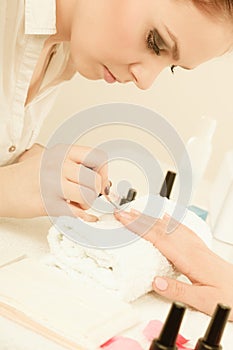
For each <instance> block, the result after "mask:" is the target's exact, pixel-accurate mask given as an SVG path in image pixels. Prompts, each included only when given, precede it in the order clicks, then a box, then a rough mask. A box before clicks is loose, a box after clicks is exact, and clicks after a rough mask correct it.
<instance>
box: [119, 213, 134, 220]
mask: <svg viewBox="0 0 233 350" xmlns="http://www.w3.org/2000/svg"><path fill="white" fill-rule="evenodd" d="M118 215H120V216H122V217H123V218H125V219H129V220H131V219H132V216H131V215H130V214H129V213H127V211H119V212H118Z"/></svg>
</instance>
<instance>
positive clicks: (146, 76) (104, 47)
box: [71, 0, 232, 89]
mask: <svg viewBox="0 0 233 350" xmlns="http://www.w3.org/2000/svg"><path fill="white" fill-rule="evenodd" d="M231 44H232V31H231V29H230V27H228V25H227V24H226V23H220V22H218V21H217V20H214V19H211V18H209V17H208V16H206V15H205V14H204V13H203V12H201V11H200V10H198V9H197V8H196V7H195V6H194V5H193V4H192V2H191V1H189V0H186V1H184V0H183V1H178V0H143V1H142V0H77V1H76V5H75V9H74V11H73V21H72V28H71V57H72V60H73V62H74V64H75V66H76V69H77V70H78V71H79V73H80V74H82V75H83V76H85V77H87V78H89V79H94V80H95V79H105V80H106V81H107V82H109V83H112V82H115V81H119V82H120V83H126V82H129V81H133V82H134V83H135V84H136V85H137V86H138V87H139V88H141V89H147V88H149V87H150V86H151V84H152V83H153V81H154V80H155V78H156V77H157V76H158V74H159V73H160V72H161V71H162V70H163V69H164V68H165V67H168V66H171V65H176V66H181V67H183V68H187V69H192V68H194V67H196V66H198V65H199V64H201V63H203V62H205V61H207V60H209V59H211V58H213V57H216V56H220V55H222V54H223V53H225V52H226V51H227V50H229V48H230V47H231Z"/></svg>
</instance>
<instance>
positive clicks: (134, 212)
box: [130, 208, 141, 215]
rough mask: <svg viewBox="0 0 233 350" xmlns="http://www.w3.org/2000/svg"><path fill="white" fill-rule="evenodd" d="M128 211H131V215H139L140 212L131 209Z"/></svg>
mask: <svg viewBox="0 0 233 350" xmlns="http://www.w3.org/2000/svg"><path fill="white" fill-rule="evenodd" d="M130 211H131V213H133V214H136V215H141V213H140V211H138V210H136V209H133V208H131V209H130Z"/></svg>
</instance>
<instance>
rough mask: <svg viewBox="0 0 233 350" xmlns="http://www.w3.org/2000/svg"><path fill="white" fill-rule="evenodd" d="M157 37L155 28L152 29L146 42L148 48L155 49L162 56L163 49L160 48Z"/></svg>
mask: <svg viewBox="0 0 233 350" xmlns="http://www.w3.org/2000/svg"><path fill="white" fill-rule="evenodd" d="M155 37H156V32H155V31H154V30H150V31H149V33H148V35H147V38H146V44H147V47H148V49H151V50H153V51H154V52H155V53H156V55H157V56H160V54H161V49H160V48H159V46H158V44H157V42H156V38H155Z"/></svg>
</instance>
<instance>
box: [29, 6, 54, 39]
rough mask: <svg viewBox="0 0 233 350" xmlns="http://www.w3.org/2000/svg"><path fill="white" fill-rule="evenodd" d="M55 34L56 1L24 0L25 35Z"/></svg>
mask: <svg viewBox="0 0 233 350" xmlns="http://www.w3.org/2000/svg"><path fill="white" fill-rule="evenodd" d="M55 33H56V0H25V34H38V35H40V34H42V35H43V34H45V35H46V34H55Z"/></svg>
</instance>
